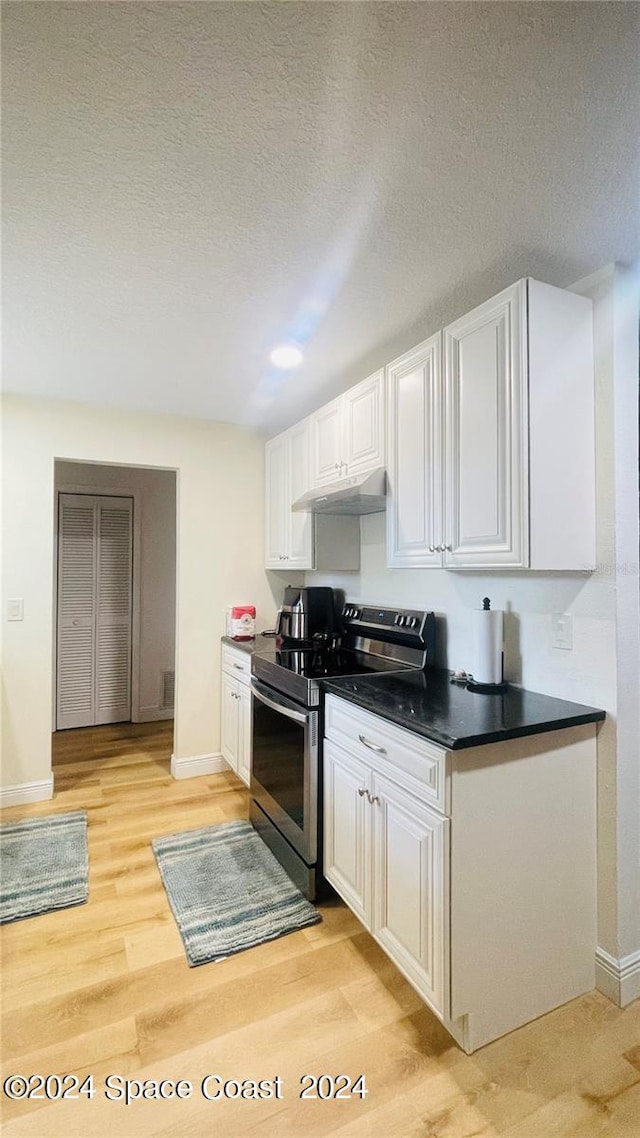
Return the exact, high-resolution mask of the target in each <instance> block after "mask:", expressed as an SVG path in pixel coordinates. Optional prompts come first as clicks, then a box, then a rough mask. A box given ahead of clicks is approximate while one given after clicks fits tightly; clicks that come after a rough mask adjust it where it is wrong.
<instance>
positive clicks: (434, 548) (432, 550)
mask: <svg viewBox="0 0 640 1138" xmlns="http://www.w3.org/2000/svg"><path fill="white" fill-rule="evenodd" d="M435 551H436V547H435V545H430V546H429V553H435Z"/></svg>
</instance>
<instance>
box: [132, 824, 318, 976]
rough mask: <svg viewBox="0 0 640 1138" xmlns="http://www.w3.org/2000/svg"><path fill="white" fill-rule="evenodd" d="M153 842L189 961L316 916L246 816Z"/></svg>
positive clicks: (225, 952)
mask: <svg viewBox="0 0 640 1138" xmlns="http://www.w3.org/2000/svg"><path fill="white" fill-rule="evenodd" d="M152 846H153V852H154V854H155V857H156V861H157V863H158V869H159V870H160V876H161V877H162V882H163V884H164V887H165V889H166V891H167V897H168V898H169V904H170V905H171V909H172V912H173V915H174V917H175V919H176V923H177V925H178V928H179V930H180V935H181V936H182V942H183V944H184V947H185V952H186V954H187V960H188V961H189V964H190V965H191V966H192V967H193V966H195V965H196V964H206V963H208V962H209V961H212V960H220V959H221V958H223V957H225V956H229V955H231V954H232V953H235V952H241V951H242V950H243V949H245V948H252V947H253V946H254V945H256V944H262V943H263V941H267V940H275V939H276V937H280V936H284V935H285V933H290V932H293V931H294V930H295V929H302V928H305V927H306V926H307V925H314V924H316V922H317V921H319V920H321V917H320V914H319V912H318V911H317V909H315V908H314V906H313V905H312V904H311V903H310V902H309V901H307V900H306V899H305V898H304V897H303V896H302V893H300V891H299V889H297V888H296V886H295V885H294V884H293V882H292V881H291V879H290V878H289V877H288V876H287V874H286V873H285V871H284V869H283V868H282V866H281V865H280V864H279V862H277V861H276V859H275V857H274V856H273V854H272V853H271V850H269V849H268V848H267V846H265V844H264V842H263V841H262V839H261V838H259V837H258V835H257V834H256V832H255V830H254V829H253V826H251V825H250V824H249V822H244V821H239V822H225V823H223V824H222V825H220V826H207V827H205V828H204V829H201V830H187V831H186V832H185V833H182V834H173V835H172V836H171V837H168V838H158V839H156V841H154V842H152Z"/></svg>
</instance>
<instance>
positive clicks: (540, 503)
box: [387, 279, 595, 570]
mask: <svg viewBox="0 0 640 1138" xmlns="http://www.w3.org/2000/svg"><path fill="white" fill-rule="evenodd" d="M593 384H594V381H593V334H592V306H591V302H590V301H589V300H588V299H586V298H584V297H580V296H577V295H576V294H574V293H571V292H568V291H566V290H564V289H559V288H555V287H553V286H551V285H546V284H541V283H540V282H538V281H534V280H530V279H526V280H522V281H519V282H518V283H517V284H515V285H513V286H511V287H510V288H508V289H505V290H504V291H503V292H501V293H499V295H498V296H496V297H494V298H493V299H492V300H489V301H487V302H486V303H484V304H481V305H480V306H479V307H478V308H476V309H474V310H473V312H471V313H469V314H468V315H467V316H464V317H462V318H461V319H460V320H457V321H456V322H455V323H454V324H451V325H449V327H448V328H445V330H444V332H443V333H439V334H438V335H437V336H434V337H432V338H431V339H430V340H427V341H425V342H424V343H423V344H421V345H419V347H418V348H416V349H414V350H412V351H411V352H408V353H407V354H406V355H405V356H402V357H401V358H400V359H398V360H396V361H395V362H394V363H392V364H390V365H389V367H388V369H387V390H388V421H389V501H388V509H387V562H388V564H389V566H423V567H430V566H437V567H441V566H444V567H445V568H450V569H453V568H464V569H473V568H478V569H489V568H503V567H504V568H508V567H511V568H529V569H540V570H552V569H559V570H560V569H565V570H566V569H578V570H586V569H589V568H593V566H594V564H595V447H594V386H593Z"/></svg>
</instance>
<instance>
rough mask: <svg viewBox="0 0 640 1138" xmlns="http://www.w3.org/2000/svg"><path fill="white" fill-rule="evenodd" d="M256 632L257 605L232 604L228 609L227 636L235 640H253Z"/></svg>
mask: <svg viewBox="0 0 640 1138" xmlns="http://www.w3.org/2000/svg"><path fill="white" fill-rule="evenodd" d="M255 634H256V606H255V605H232V606H231V608H228V609H227V636H230V637H231V638H232V639H233V640H251V639H252V637H254V636H255Z"/></svg>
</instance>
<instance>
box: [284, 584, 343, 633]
mask: <svg viewBox="0 0 640 1138" xmlns="http://www.w3.org/2000/svg"><path fill="white" fill-rule="evenodd" d="M336 633H337V619H336V610H335V602H334V596H333V589H331V588H328V587H325V586H320V585H311V586H307V585H304V586H302V587H297V586H295V585H287V587H286V588H285V591H284V600H283V602H282V606H281V608H280V609H279V610H278V618H277V621H276V638H277V640H278V641H279V642H281V643H287V644H292V645H293V644H297V645H303V644H304V645H308V646H310V647H312V646H315V645H317V644H322V643H326V644H330V643H331V642H332V640H333V639H334V638H335V636H336Z"/></svg>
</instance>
